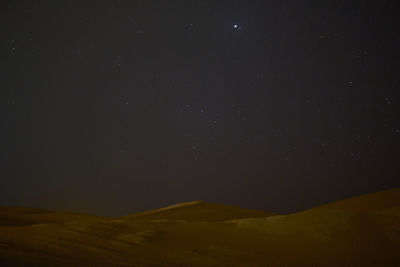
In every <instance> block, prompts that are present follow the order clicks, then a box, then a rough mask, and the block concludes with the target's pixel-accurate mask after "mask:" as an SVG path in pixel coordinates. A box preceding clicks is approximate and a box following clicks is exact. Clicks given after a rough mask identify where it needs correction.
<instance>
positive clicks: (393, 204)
mask: <svg viewBox="0 0 400 267" xmlns="http://www.w3.org/2000/svg"><path fill="white" fill-rule="evenodd" d="M0 266H400V188H395V189H391V190H387V191H382V192H377V193H373V194H368V195H363V196H358V197H354V198H350V199H346V200H342V201H338V202H334V203H331V204H327V205H323V206H319V207H316V208H312V209H309V210H305V211H301V212H298V213H293V214H289V215H280V214H274V213H269V212H264V211H257V210H246V209H242V208H239V207H232V206H226V205H220V204H215V203H207V202H201V201H193V202H185V203H180V204H176V205H173V206H170V207H165V208H161V209H158V210H153V211H148V212H142V213H137V214H133V215H128V216H123V217H118V218H115V217H114V218H113V217H100V216H92V215H86V214H78V213H67V212H55V211H49V210H43V209H33V208H25V207H0Z"/></svg>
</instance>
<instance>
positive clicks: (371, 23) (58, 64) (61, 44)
mask: <svg viewBox="0 0 400 267" xmlns="http://www.w3.org/2000/svg"><path fill="white" fill-rule="evenodd" d="M0 5H1V6H0V29H1V37H0V58H1V60H0V69H1V71H0V75H1V81H2V82H1V90H0V92H1V95H0V101H1V102H0V103H1V105H0V107H1V112H0V125H1V128H0V129H1V131H0V164H1V165H0V169H1V173H0V205H12V206H14V205H18V206H21V205H22V206H31V207H39V208H48V209H55V210H70V211H78V212H89V213H94V214H99V215H123V214H129V213H134V212H138V211H143V210H148V209H154V208H159V207H163V206H166V205H171V204H174V203H177V202H183V201H191V200H204V201H211V202H218V203H221V204H230V205H238V206H242V207H244V208H253V209H263V210H267V211H272V212H282V213H286V212H294V211H299V210H301V209H306V208H310V207H313V206H316V205H320V204H324V203H327V202H330V201H334V200H339V199H343V198H346V197H351V196H354V195H359V194H364V193H370V192H374V191H379V190H384V189H389V188H392V187H395V186H399V185H400V176H399V173H400V167H399V166H400V164H399V162H400V161H399V158H400V153H399V151H400V17H399V8H398V7H397V6H396V2H395V1H391V2H390V1H241V2H238V1H184V0H181V1H147V0H146V1H145V0H142V1H92V2H89V1H76V2H73V1H65V2H64V3H63V2H62V1H11V0H9V1H2V2H1V4H0Z"/></svg>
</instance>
